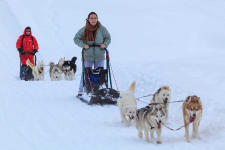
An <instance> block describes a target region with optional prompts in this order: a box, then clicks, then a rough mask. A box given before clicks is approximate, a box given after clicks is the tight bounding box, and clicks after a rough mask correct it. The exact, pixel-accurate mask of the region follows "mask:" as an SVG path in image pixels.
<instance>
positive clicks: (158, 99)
mask: <svg viewBox="0 0 225 150" xmlns="http://www.w3.org/2000/svg"><path fill="white" fill-rule="evenodd" d="M170 99H171V91H170V88H169V87H168V86H162V87H161V88H159V89H158V90H157V91H156V92H155V94H154V95H153V97H152V99H151V101H150V104H152V103H163V104H164V109H165V113H166V122H167V121H168V111H169V102H170Z"/></svg>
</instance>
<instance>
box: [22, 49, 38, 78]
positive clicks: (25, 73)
mask: <svg viewBox="0 0 225 150" xmlns="http://www.w3.org/2000/svg"><path fill="white" fill-rule="evenodd" d="M25 54H31V52H25ZM36 60H37V58H36V55H34V65H36ZM20 79H21V80H25V81H30V80H33V79H34V76H33V74H32V69H31V68H30V66H28V65H27V66H24V67H22V64H21V58H20Z"/></svg>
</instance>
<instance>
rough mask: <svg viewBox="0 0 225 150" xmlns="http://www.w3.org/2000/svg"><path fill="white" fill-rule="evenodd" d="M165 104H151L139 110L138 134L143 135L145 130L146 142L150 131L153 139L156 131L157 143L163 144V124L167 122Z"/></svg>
mask: <svg viewBox="0 0 225 150" xmlns="http://www.w3.org/2000/svg"><path fill="white" fill-rule="evenodd" d="M163 107H164V106H163V104H157V105H149V106H146V107H144V108H141V109H138V110H137V116H136V128H137V130H138V136H139V137H140V138H142V137H143V133H142V131H143V130H144V134H145V140H146V142H150V140H149V132H150V135H151V139H154V132H156V134H157V144H161V143H162V142H161V131H162V124H164V123H165V119H166V115H165V112H164V110H165V109H163Z"/></svg>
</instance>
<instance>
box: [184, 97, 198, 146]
mask: <svg viewBox="0 0 225 150" xmlns="http://www.w3.org/2000/svg"><path fill="white" fill-rule="evenodd" d="M182 108H183V109H182V110H183V118H184V125H185V138H186V141H187V142H190V138H189V124H190V123H191V122H192V123H193V129H192V137H193V138H196V137H198V128H199V124H200V120H201V117H202V103H201V101H200V97H198V96H195V95H194V96H188V97H187V98H186V100H185V102H184V103H183V107H182Z"/></svg>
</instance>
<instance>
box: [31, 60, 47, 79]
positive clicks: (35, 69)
mask: <svg viewBox="0 0 225 150" xmlns="http://www.w3.org/2000/svg"><path fill="white" fill-rule="evenodd" d="M27 65H28V66H30V68H31V69H32V74H33V76H34V80H44V75H45V70H44V62H43V61H40V62H38V64H37V65H36V66H34V65H33V64H32V63H31V62H30V60H29V59H27Z"/></svg>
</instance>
